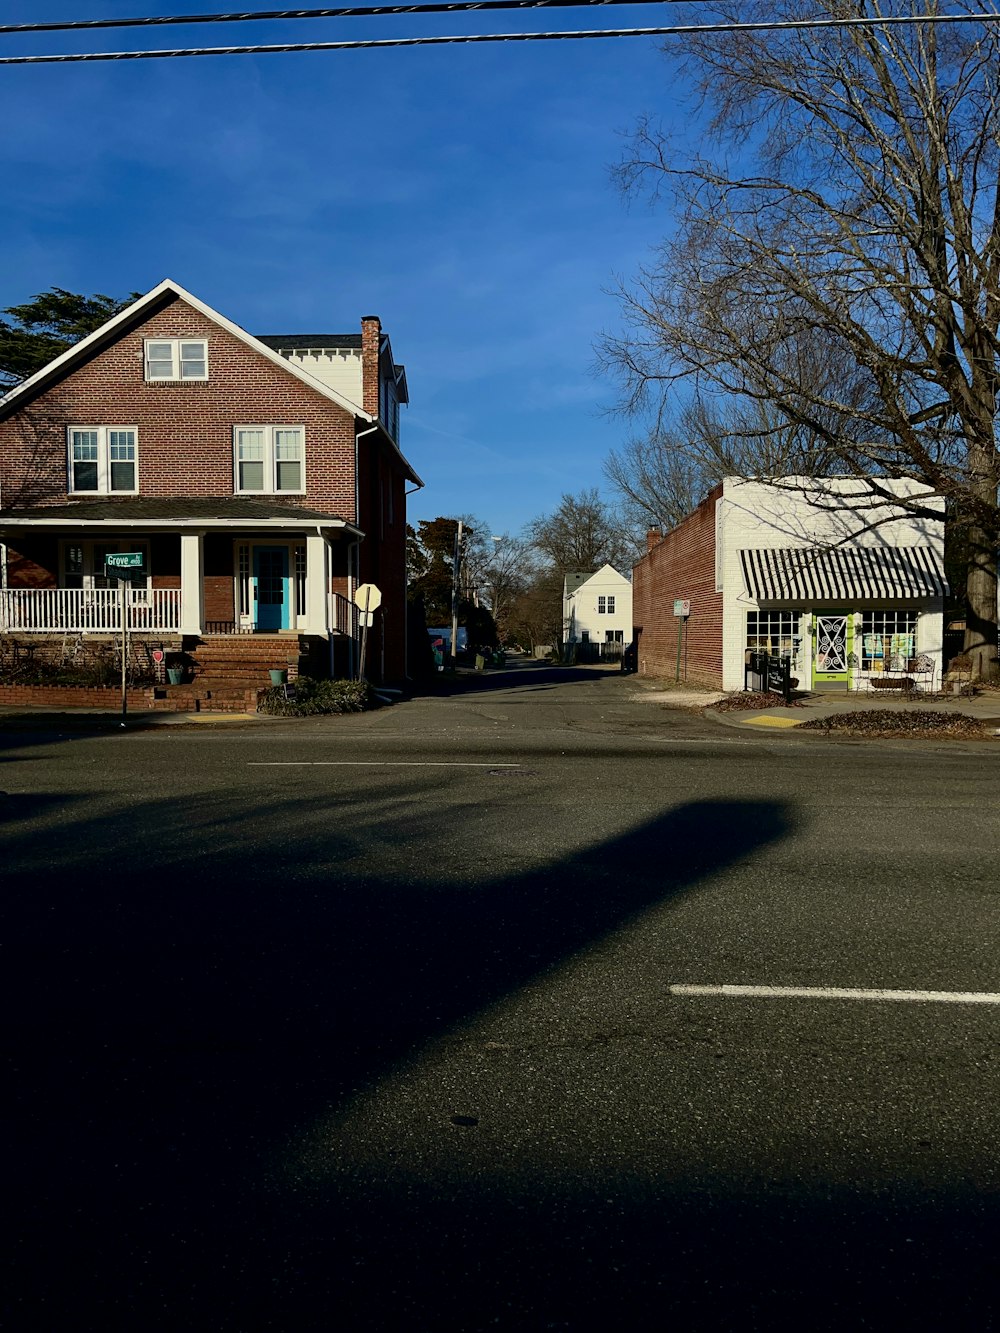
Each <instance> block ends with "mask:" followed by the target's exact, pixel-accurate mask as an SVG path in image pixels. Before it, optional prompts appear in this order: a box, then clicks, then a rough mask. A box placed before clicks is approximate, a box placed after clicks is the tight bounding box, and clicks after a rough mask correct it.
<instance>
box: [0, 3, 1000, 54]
mask: <svg viewBox="0 0 1000 1333" xmlns="http://www.w3.org/2000/svg"><path fill="white" fill-rule="evenodd" d="M560 2H561V3H565V2H566V0H557V3H560ZM589 2H591V3H598V2H599V0H589ZM602 2H603V3H627V2H628V0H602ZM489 3H490V6H491V7H494V8H537V7H542V6H539V5H538V3H537V0H536V2H535V3H530V4H522V2H521V0H489ZM485 7H486V6H485V4H483V3H475V0H471V2H466V3H463V0H456V3H453V4H451V5H448V6H447V9H448V10H449V11H451V12H455V11H459V10H463V11H464V10H470V11H471V10H480V9H483V8H485ZM428 9H430V6H427V7H425V6H416V5H412V6H407V7H405V8H399V7H395V6H393V7H390V8H389V11H388V12H390V13H393V12H398V13H418V12H428ZM282 12H287V11H282ZM359 12H360V11H358V10H357V9H353V8H352V9H350V10H347V11H346V13H349V14H357V13H359ZM436 12H442V10H440V9H438V10H437V11H436ZM340 16H341V17H345V16H346V14H341V15H340ZM173 17H175V18H176V17H177V16H173ZM254 17H260V15H259V14H255V15H254ZM998 20H1000V14H998V13H997V12H996V11H994V12H992V13H979V14H896V15H884V16H881V17H871V16H865V17H859V18H835V19H819V18H810V19H781V20H779V19H772V20H763V21H760V22H734V23H692V24H673V25H669V26H665V27H655V28H600V29H595V30H577V31H570V32H508V33H472V34H463V35H455V36H433V37H383V38H367V39H357V40H351V41H339V42H282V43H277V44H266V45H255V46H203V47H179V48H176V49H168V50H139V51H88V52H72V53H66V54H52V55H26V56H0V65H47V64H76V63H86V62H93V61H109V60H112V61H113V60H168V59H182V58H190V57H194V56H233V55H287V54H291V53H298V52H306V51H317V52H318V51H350V50H376V49H384V48H389V47H407V46H447V45H459V44H466V45H473V44H477V43H483V42H553V41H560V42H564V41H585V40H588V39H598V38H624V37H671V36H690V35H695V34H698V33H729V32H780V31H795V30H801V29H811V30H816V29H838V28H841V29H842V28H874V27H900V26H907V25H912V24H931V25H938V24H948V23H995V22H997V21H998ZM215 21H220V20H218V19H216V20H215Z"/></svg>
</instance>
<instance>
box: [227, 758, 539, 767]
mask: <svg viewBox="0 0 1000 1333" xmlns="http://www.w3.org/2000/svg"><path fill="white" fill-rule="evenodd" d="M520 767H521V765H520V764H469V763H463V762H461V761H458V760H450V759H449V760H436V759H413V760H409V759H406V760H404V759H302V760H297V759H289V760H279V759H259V760H256V759H252V760H250V761H249V762H248V764H247V768H520Z"/></svg>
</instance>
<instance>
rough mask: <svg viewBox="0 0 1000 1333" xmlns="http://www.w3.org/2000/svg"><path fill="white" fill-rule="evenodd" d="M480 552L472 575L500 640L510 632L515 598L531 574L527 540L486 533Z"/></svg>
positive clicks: (527, 583) (528, 581)
mask: <svg viewBox="0 0 1000 1333" xmlns="http://www.w3.org/2000/svg"><path fill="white" fill-rule="evenodd" d="M489 546H492V548H493V549H492V550H489V549H485V550H484V551H483V552H482V563H481V565H480V566H479V567H478V568H477V570H476V578H477V579H478V582H479V587H480V591H481V593H482V595H483V598H484V600H485V602H486V605H487V606H488V607H489V609H490V610H491V611H492V613H493V619H494V621H495V622H496V627H497V635H498V637H499V639H500V642H501V643H504V642H506V641H507V639H508V638H510V636H511V634H512V633H513V625H512V620H511V617H512V613H513V608H514V604H515V602H516V601H517V599H518V598H519V597H520V596H521V595H522V594H523V593H524V592H526V591H527V589H528V587H529V586H530V584H531V580H532V577H533V574H534V561H533V558H532V553H531V550H530V548H529V547H528V546H527V544H526V543H525V542H523V541H521V540H520V538H518V537H511V536H510V534H509V533H504V534H502V535H500V536H496V537H490V538H489V539H488V540H487V541H486V542H484V547H487V548H488V547H489Z"/></svg>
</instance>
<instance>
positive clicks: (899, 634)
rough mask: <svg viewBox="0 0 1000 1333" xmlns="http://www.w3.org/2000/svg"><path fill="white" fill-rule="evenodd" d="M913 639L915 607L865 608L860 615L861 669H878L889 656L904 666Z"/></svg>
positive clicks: (887, 662)
mask: <svg viewBox="0 0 1000 1333" xmlns="http://www.w3.org/2000/svg"><path fill="white" fill-rule="evenodd" d="M916 642H917V613H916V611H912V610H911V611H865V612H864V614H863V615H862V617H861V669H862V671H882V670H883V669H884V668H886V667H888V666H889V665H890V663H891V662H892V659H893V658H898V659H899V660H900V662H901V663H902V666H903V667H904V668H905V666H906V663H907V661H908V660H909V659H910V658H911V657H913V656H914V654H915V652H916Z"/></svg>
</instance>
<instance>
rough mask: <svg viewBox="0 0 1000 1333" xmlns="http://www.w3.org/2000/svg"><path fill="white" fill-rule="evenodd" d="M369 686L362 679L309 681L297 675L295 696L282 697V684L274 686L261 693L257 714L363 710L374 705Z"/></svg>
mask: <svg viewBox="0 0 1000 1333" xmlns="http://www.w3.org/2000/svg"><path fill="white" fill-rule="evenodd" d="M377 702H378V701H377V699H376V698H375V696H374V694H373V692H372V688H371V686H370V685H369V684H368V682H367V681H365V680H313V679H312V678H311V677H309V676H300V677H299V679H298V680H297V681H296V682H295V698H294V699H286V698H285V687H284V686H283V685H275V686H273V687H272V688H271V689H269V690H264V691H263V692H262V693H261V696H260V699H259V700H258V703H257V712H258V713H269V714H270V715H271V716H272V717H309V716H311V715H312V714H316V713H363V712H365V711H366V710H367V709H369V708H374V707H375V706H376V705H377Z"/></svg>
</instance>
